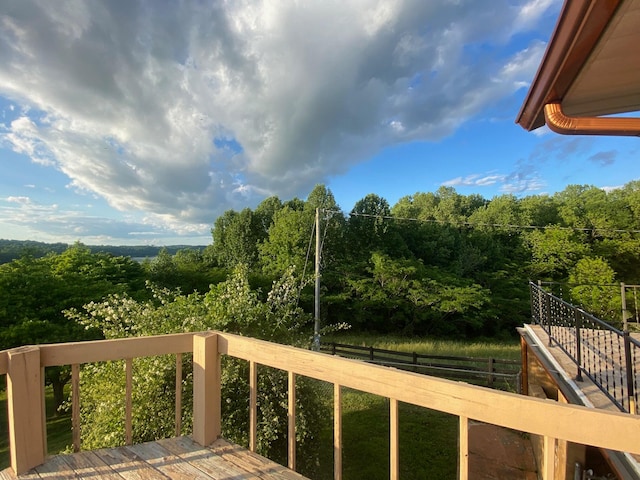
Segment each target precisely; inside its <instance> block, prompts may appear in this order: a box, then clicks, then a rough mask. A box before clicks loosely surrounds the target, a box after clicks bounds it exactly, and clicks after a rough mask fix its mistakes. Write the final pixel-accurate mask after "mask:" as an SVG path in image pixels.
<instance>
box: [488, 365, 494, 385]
mask: <svg viewBox="0 0 640 480" xmlns="http://www.w3.org/2000/svg"><path fill="white" fill-rule="evenodd" d="M493 364H494V360H493V358H490V359H489V378H488V379H487V387H489V388H493V371H494V366H493Z"/></svg>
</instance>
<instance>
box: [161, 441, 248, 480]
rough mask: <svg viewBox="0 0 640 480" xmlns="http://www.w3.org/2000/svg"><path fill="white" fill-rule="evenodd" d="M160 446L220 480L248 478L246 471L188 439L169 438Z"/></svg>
mask: <svg viewBox="0 0 640 480" xmlns="http://www.w3.org/2000/svg"><path fill="white" fill-rule="evenodd" d="M158 444H159V445H161V446H163V447H164V448H166V449H167V450H168V451H169V452H171V453H172V454H173V455H175V456H176V457H179V458H180V460H182V461H184V462H188V463H190V464H191V465H193V466H195V467H196V468H197V469H198V470H200V471H202V472H204V473H206V474H207V475H209V476H211V478H220V479H225V480H226V479H242V478H246V477H247V473H246V470H242V469H240V468H238V467H237V466H235V465H234V464H232V463H229V462H227V461H225V460H224V459H223V458H222V457H221V456H220V455H217V454H216V453H215V452H213V451H212V450H210V449H205V448H203V447H201V446H199V445H198V444H197V443H195V442H194V441H193V440H191V439H190V438H187V437H178V438H167V439H164V440H159V441H158Z"/></svg>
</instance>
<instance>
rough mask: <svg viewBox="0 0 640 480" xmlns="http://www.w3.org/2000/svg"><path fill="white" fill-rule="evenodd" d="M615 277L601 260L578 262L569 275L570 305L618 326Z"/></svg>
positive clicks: (619, 317)
mask: <svg viewBox="0 0 640 480" xmlns="http://www.w3.org/2000/svg"><path fill="white" fill-rule="evenodd" d="M615 277H616V273H615V272H614V271H613V269H612V268H611V267H610V266H609V264H608V263H607V261H606V260H605V259H604V258H601V257H586V258H582V259H580V260H579V261H578V262H577V263H576V265H575V267H574V268H572V269H571V273H570V274H569V283H570V284H571V285H572V287H571V298H572V300H573V302H574V303H576V304H578V305H580V306H581V307H582V308H584V309H585V310H586V311H587V312H589V313H591V314H593V315H595V316H596V317H598V318H600V319H602V320H606V321H608V322H613V323H615V324H620V323H621V318H622V317H621V312H622V307H621V305H622V303H621V299H620V287H619V285H615V284H614V282H615Z"/></svg>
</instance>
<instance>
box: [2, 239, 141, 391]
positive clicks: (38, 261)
mask: <svg viewBox="0 0 640 480" xmlns="http://www.w3.org/2000/svg"><path fill="white" fill-rule="evenodd" d="M143 287H144V280H143V271H142V268H141V266H140V265H139V264H138V263H136V262H134V261H133V260H131V259H130V258H127V257H114V256H112V255H109V254H105V253H96V254H92V253H91V251H90V250H89V249H88V248H87V247H85V246H84V245H81V244H79V243H77V244H75V245H73V246H72V247H69V248H67V249H66V250H65V251H64V252H62V253H60V254H56V253H50V254H48V255H46V256H44V257H41V258H33V257H31V256H25V257H22V258H20V259H18V260H13V261H12V262H10V263H6V264H3V265H0V327H1V328H0V348H3V349H4V348H12V347H17V346H21V345H26V344H38V343H53V342H68V341H77V340H90V339H95V338H100V336H101V332H100V330H96V329H85V328H81V327H80V326H78V325H77V324H76V323H75V322H73V321H69V320H68V319H67V318H65V316H64V315H63V313H62V312H63V310H65V309H68V308H73V307H76V308H77V307H81V306H82V305H83V304H85V303H87V302H90V301H92V300H97V299H101V298H103V297H105V296H106V295H108V294H112V293H116V292H130V293H131V294H132V295H135V294H137V292H138V291H139V290H140V289H142V288H143ZM68 380H69V371H68V368H51V369H47V371H46V381H47V384H50V385H52V387H53V392H54V395H55V398H56V402H57V403H58V404H60V403H61V402H62V401H63V393H62V389H63V387H64V385H65V384H66V383H67V381H68Z"/></svg>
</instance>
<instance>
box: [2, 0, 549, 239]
mask: <svg viewBox="0 0 640 480" xmlns="http://www.w3.org/2000/svg"><path fill="white" fill-rule="evenodd" d="M553 5H555V3H552V2H550V1H542V0H538V1H531V2H522V3H520V5H516V6H513V2H511V1H507V0H492V1H484V2H449V1H440V2H435V1H430V2H425V1H423V0H407V1H404V2H402V1H400V0H394V1H385V0H341V1H337V0H327V1H323V2H283V3H280V4H277V3H275V2H270V1H267V0H262V1H260V0H255V1H254V0H239V1H234V2H213V3H211V2H195V1H194V2H190V1H186V2H182V3H180V4H179V5H171V6H168V5H167V4H166V3H164V2H143V1H133V0H132V1H128V2H104V3H102V4H98V3H95V2H89V1H83V0H69V1H66V2H63V1H60V2H38V1H35V0H9V1H8V2H3V4H2V6H0V44H2V45H3V48H2V49H0V95H2V96H4V97H6V98H7V99H10V101H11V102H12V105H13V104H16V105H17V106H18V107H17V109H16V110H20V111H21V112H22V113H21V115H20V116H19V117H18V118H17V119H15V120H13V122H12V123H11V125H10V126H9V127H5V128H4V129H3V130H0V143H2V145H5V146H7V145H8V146H10V148H12V149H13V150H15V151H17V152H20V153H24V154H26V155H28V156H30V157H31V158H32V159H33V160H34V161H36V162H39V163H41V164H44V165H55V166H56V168H58V169H59V170H61V171H62V172H64V173H65V174H66V175H67V176H68V177H69V178H70V186H71V187H72V188H75V189H79V190H82V191H87V192H92V193H94V194H96V195H98V196H100V197H103V198H105V199H106V200H107V201H108V202H109V204H110V205H112V206H113V207H115V208H117V209H119V210H122V211H141V212H147V215H148V218H149V219H152V220H150V221H153V222H158V224H162V225H164V226H166V227H170V228H177V229H180V231H191V230H193V229H195V230H199V229H201V228H202V225H205V224H208V225H210V224H211V223H212V221H213V219H214V218H215V216H216V215H218V214H220V213H221V212H222V211H224V210H226V209H228V208H240V207H242V206H245V205H246V204H247V203H252V202H253V203H255V202H257V201H258V200H259V199H261V198H262V197H264V196H265V195H269V194H278V195H280V196H282V197H284V198H288V197H290V196H293V195H299V194H301V192H307V191H309V190H310V188H311V187H312V186H313V185H314V184H316V183H319V182H324V181H326V179H327V178H328V177H330V176H332V175H337V174H340V173H343V172H345V171H346V170H347V169H348V168H349V167H350V166H352V165H354V164H356V163H357V162H360V161H362V160H363V159H365V158H366V157H367V156H369V155H371V154H373V153H375V152H377V151H379V150H380V149H382V148H384V147H388V146H390V145H394V144H397V143H402V142H408V141H413V140H423V141H424V140H438V139H441V138H443V137H445V136H447V135H450V134H451V133H452V132H453V131H454V130H455V129H456V128H457V127H458V126H460V125H461V124H463V123H464V122H466V121H467V120H469V119H470V118H472V117H473V116H475V115H478V114H479V113H480V112H482V111H483V109H484V108H486V107H487V106H490V105H492V104H494V103H495V102H497V101H499V100H500V99H501V98H504V97H505V96H508V95H511V94H512V93H513V92H515V91H516V90H517V89H519V88H521V87H522V86H523V85H525V83H526V82H527V81H528V80H529V79H530V78H531V77H532V76H533V72H534V71H535V66H536V65H537V62H538V60H539V58H540V56H541V55H542V51H543V48H544V46H543V45H542V44H541V43H539V42H533V43H531V44H529V45H526V46H524V47H522V48H520V50H517V49H515V50H514V47H512V46H509V40H510V39H511V37H512V36H514V35H516V34H519V33H521V32H523V31H527V30H529V29H531V28H532V27H533V26H534V25H535V23H536V22H537V21H539V19H540V18H541V16H542V15H543V14H544V13H545V12H548V11H549V10H550V9H552V8H553ZM487 45H491V46H493V47H495V48H491V49H487V48H486V46H487ZM484 181H487V182H490V181H494V180H492V179H490V178H488V177H487V178H486V179H485V180H484ZM495 181H498V180H497V179H496V180H495Z"/></svg>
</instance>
